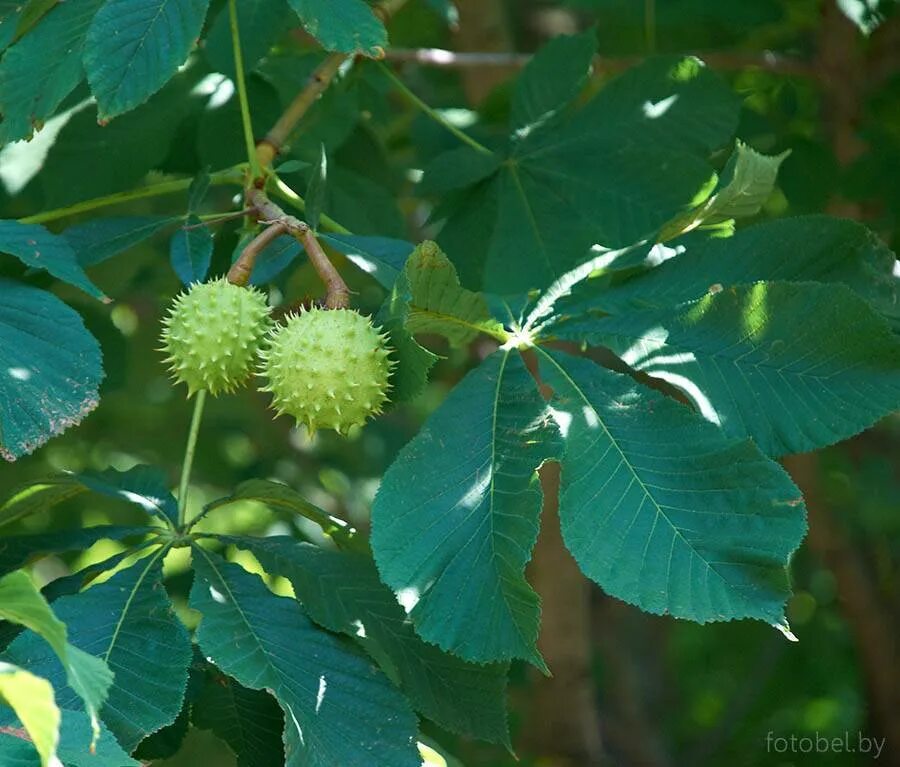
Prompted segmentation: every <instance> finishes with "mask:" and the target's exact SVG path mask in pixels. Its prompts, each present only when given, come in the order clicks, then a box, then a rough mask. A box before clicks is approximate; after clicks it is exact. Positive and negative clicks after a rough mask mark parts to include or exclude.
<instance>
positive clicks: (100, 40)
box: [84, 0, 209, 120]
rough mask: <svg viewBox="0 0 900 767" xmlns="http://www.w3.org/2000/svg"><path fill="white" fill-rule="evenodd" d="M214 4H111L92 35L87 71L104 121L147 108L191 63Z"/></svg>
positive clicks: (110, 0)
mask: <svg viewBox="0 0 900 767" xmlns="http://www.w3.org/2000/svg"><path fill="white" fill-rule="evenodd" d="M208 6H209V0H106V2H105V3H104V4H103V7H102V8H101V9H100V10H99V11H98V12H97V15H96V16H95V17H94V20H93V22H92V23H91V26H90V29H89V30H88V34H87V42H86V45H85V52H84V68H85V70H86V71H87V78H88V82H89V83H90V86H91V91H92V92H93V94H94V96H95V97H96V99H97V105H98V108H99V113H100V119H101V120H109V119H111V118H113V117H116V116H117V115H120V114H122V113H123V112H127V111H129V110H131V109H134V108H135V107H136V106H138V105H140V104H143V103H144V102H145V101H146V100H147V99H149V98H150V97H151V96H152V95H153V94H154V93H156V92H157V91H158V90H160V88H162V87H163V86H164V85H165V84H166V83H167V82H168V81H169V80H170V78H171V77H172V75H174V74H175V71H176V70H177V69H178V67H180V66H181V65H182V64H183V63H184V61H185V59H187V57H188V54H189V53H190V51H191V48H193V47H194V42H195V41H196V40H197V38H198V37H200V29H201V27H202V26H203V20H204V19H205V18H206V9H207V7H208Z"/></svg>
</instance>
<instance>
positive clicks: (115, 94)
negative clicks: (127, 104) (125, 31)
mask: <svg viewBox="0 0 900 767" xmlns="http://www.w3.org/2000/svg"><path fill="white" fill-rule="evenodd" d="M168 3H169V0H162V2H161V3H160V4H159V5H158V6H157V9H156V15H155V16H154V17H153V19H152V20H151V21H150V23H149V24H148V25H147V28H146V29H145V30H144V34H143V35H141V39H140V41H139V42H138V44H137V46H136V47H135V49H134V51H133V52H132V54H131V57H130V58H129V59H128V61H127V62H126V64H125V66H123V67H122V69H121V72H122V75H121V77H120V78H119V84H118V85H116V89H115V90H114V91H113V92H112V97H113V98H118V96H119V93H120V91H121V90H122V84H123V83H124V82H125V78H126V77H128V73H129V72H130V71H131V67H132V65H133V64H134V60H135V59H136V58H137V55H138V53H140V52H141V49H142V48H143V47H144V45H145V43H146V42H147V37H148V36H149V35H150V30H151V29H152V28H153V27H154V26H156V22H157V21H159V17H160V16H161V15H162V12H163V8H165V7H166V5H168ZM111 100H112V99H111Z"/></svg>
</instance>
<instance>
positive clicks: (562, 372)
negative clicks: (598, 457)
mask: <svg viewBox="0 0 900 767" xmlns="http://www.w3.org/2000/svg"><path fill="white" fill-rule="evenodd" d="M534 348H535V350H536V351H537V352H538V354H540V355H541V356H542V357H543V358H544V359H546V360H547V361H548V362H550V363H551V364H552V365H553V367H555V368H556V369H557V370H558V371H559V373H560V375H562V376H563V378H565V379H566V381H568V383H569V385H570V386H571V387H572V388H573V389H574V390H575V391H576V392H578V395H579V397H580V398H581V401H582V402H584V404H585V406H587V407H589V408H590V409H591V412H592V413H594V415H595V416H596V418H597V423H598V424H599V425H600V428H601V429H602V430H603V433H604V434H605V435H606V437H607V438H608V439H609V441H610V443H612V445H613V446H614V447H615V449H616V452H617V453H618V454H619V456H620V457H621V459H622V462H623V463H624V464H625V466H627V467H628V471H629V472H630V473H631V476H632V480H633V481H635V482H637V483H638V485H640V487H641V490H643V492H644V496H645V497H646V498H647V499H648V500H649V501H650V503H651V504H653V508H654V509H656V519H654V522H653V524H654V526H655V525H656V521H657V520H658V519H659V518H660V517H662V518H663V519H664V520H665V521H666V522H667V523H668V525H669V527H670V528H671V529H672V532H673V534H674V535H673V541H674V540H675V539H676V538H677V539H679V540H681V541H682V542H683V543H684V545H685V546H687V548H688V549H689V550H690V551H691V553H692V554H693V555H694V556H696V557H697V559H699V560H700V561H701V562H703V563H704V564H705V565H706V566H707V568H708V569H709V570H711V571H712V572H714V573H715V574H716V576H718V578H719V580H721V581H722V583H723V584H724V585H725V586H726V587H727V586H728V585H729V584H728V582H727V581H726V580H725V578H723V577H722V574H721V573H720V572H719V571H718V570H716V568H715V567H713V563H712V562H709V561H707V559H706V558H705V557H704V556H702V555H701V554H700V553H699V552H698V551H697V549H695V548H694V546H693V545H692V544H691V542H690V541H688V540H687V538H685V537H684V535H682V533H681V531H680V530H679V529H678V527H676V526H675V525H674V524H672V520H671V519H669V517H668V515H667V514H666V513H665V511H663V507H661V506H660V505H659V504H658V503H657V502H656V499H655V498H654V497H653V495H652V494H651V493H650V490H649V489H648V488H647V485H646V484H644V481H643V480H642V479H641V478H640V476H639V475H638V473H637V471H636V470H635V468H634V467H633V466H632V465H631V462H630V461H629V460H628V458H627V457H626V456H625V453H624V452H622V448H621V447H619V443H618V441H617V440H616V439H615V437H613V435H612V434H610V433H609V430H608V429H607V428H606V424H605V423H604V421H603V416H602V414H601V413H598V412H597V409H596V408H595V407H594V405H593V404H592V403H591V401H590V400H589V399H588V398H587V397H585V396H584V394H583V393H582V390H581V388H580V387H579V386H578V384H577V383H575V381H574V380H573V379H572V377H571V376H570V375H569V374H568V373H567V372H566V370H565V368H563V367H562V366H561V365H560V364H559V363H558V362H557V361H556V360H555V359H553V357H551V356H550V355H549V354H547V352H545V351H544V350H543V349H541V348H540V347H539V346H536V347H534ZM639 512H640V507H638V510H637V512H635V518H637V514H638V513H639ZM650 540H652V534H651V535H650V536H648V539H647V546H649V544H650ZM646 554H647V549H646V547H645V549H644V559H645V560H646ZM671 564H672V558H671V556H670V557H669V566H671Z"/></svg>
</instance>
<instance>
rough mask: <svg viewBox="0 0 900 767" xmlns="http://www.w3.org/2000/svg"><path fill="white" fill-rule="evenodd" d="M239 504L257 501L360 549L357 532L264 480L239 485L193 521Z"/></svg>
mask: <svg viewBox="0 0 900 767" xmlns="http://www.w3.org/2000/svg"><path fill="white" fill-rule="evenodd" d="M239 501H257V502H258V503H262V504H265V505H266V506H268V507H269V508H272V509H282V510H284V511H289V512H291V513H292V514H298V515H300V516H301V517H306V518H307V519H309V520H311V521H313V522H315V523H316V524H317V525H319V527H321V528H322V532H323V533H325V535H327V536H329V537H331V538H332V539H333V540H334V541H335V543H337V544H339V545H341V546H347V547H351V548H352V547H354V546H358V545H360V544H359V543H358V542H357V541H356V540H355V539H354V537H355V536H356V535H357V531H356V529H355V528H354V527H352V526H351V525H350V524H349V523H348V522H345V521H344V520H343V519H340V518H339V517H334V516H332V515H331V514H329V513H328V512H326V511H322V509H320V508H319V507H318V506H316V505H315V504H312V503H310V502H309V501H307V500H306V498H304V497H303V496H302V495H300V493H298V492H297V491H296V490H292V489H291V488H289V487H288V486H287V485H282V484H280V483H278V482H270V481H269V480H266V479H248V480H247V481H246V482H242V483H241V484H240V485H238V486H237V488H236V489H235V491H234V492H233V493H232V494H231V495H229V496H226V497H225V498H219V499H218V500H215V501H213V502H212V503H208V504H207V505H206V506H204V507H203V513H202V514H200V515H199V516H198V517H196V518H195V523H196V522H198V521H200V519H202V518H203V517H205V516H206V515H207V514H210V513H212V512H213V511H216V510H217V509H221V508H224V507H225V506H229V505H230V504H232V503H237V502H239Z"/></svg>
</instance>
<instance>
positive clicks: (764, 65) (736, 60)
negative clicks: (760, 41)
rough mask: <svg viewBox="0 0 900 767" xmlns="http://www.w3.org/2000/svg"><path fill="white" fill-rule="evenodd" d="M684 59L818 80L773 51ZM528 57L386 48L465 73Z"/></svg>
mask: <svg viewBox="0 0 900 767" xmlns="http://www.w3.org/2000/svg"><path fill="white" fill-rule="evenodd" d="M684 55H695V56H697V57H698V58H700V59H703V61H705V62H706V63H707V64H709V65H710V66H711V67H712V68H713V69H723V70H734V69H751V68H757V69H765V70H767V71H769V72H775V73H778V74H788V75H797V76H800V77H808V78H818V77H819V76H820V74H819V72H818V71H817V69H816V67H815V65H813V64H810V63H807V62H805V61H799V60H797V59H793V58H790V57H788V56H783V55H781V54H778V53H774V52H772V51H763V52H761V53H740V52H738V53H734V52H727V53H722V52H719V51H707V52H704V51H698V52H696V53H686V54H684ZM531 58H532V57H531V54H528V53H514V52H477V51H476V52H464V51H449V50H445V49H443V48H389V49H388V50H387V51H385V59H387V60H388V61H398V62H412V63H416V64H422V65H423V66H430V67H445V68H448V69H467V68H469V67H510V68H521V67H524V66H525V65H526V64H527V63H528V62H529V61H531ZM644 58H645V57H644V56H617V57H608V56H595V57H594V69H595V70H596V71H597V72H602V73H607V74H608V73H610V72H620V71H622V70H624V69H628V68H630V67H633V66H635V65H636V64H639V63H641V62H642V61H643V60H644Z"/></svg>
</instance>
